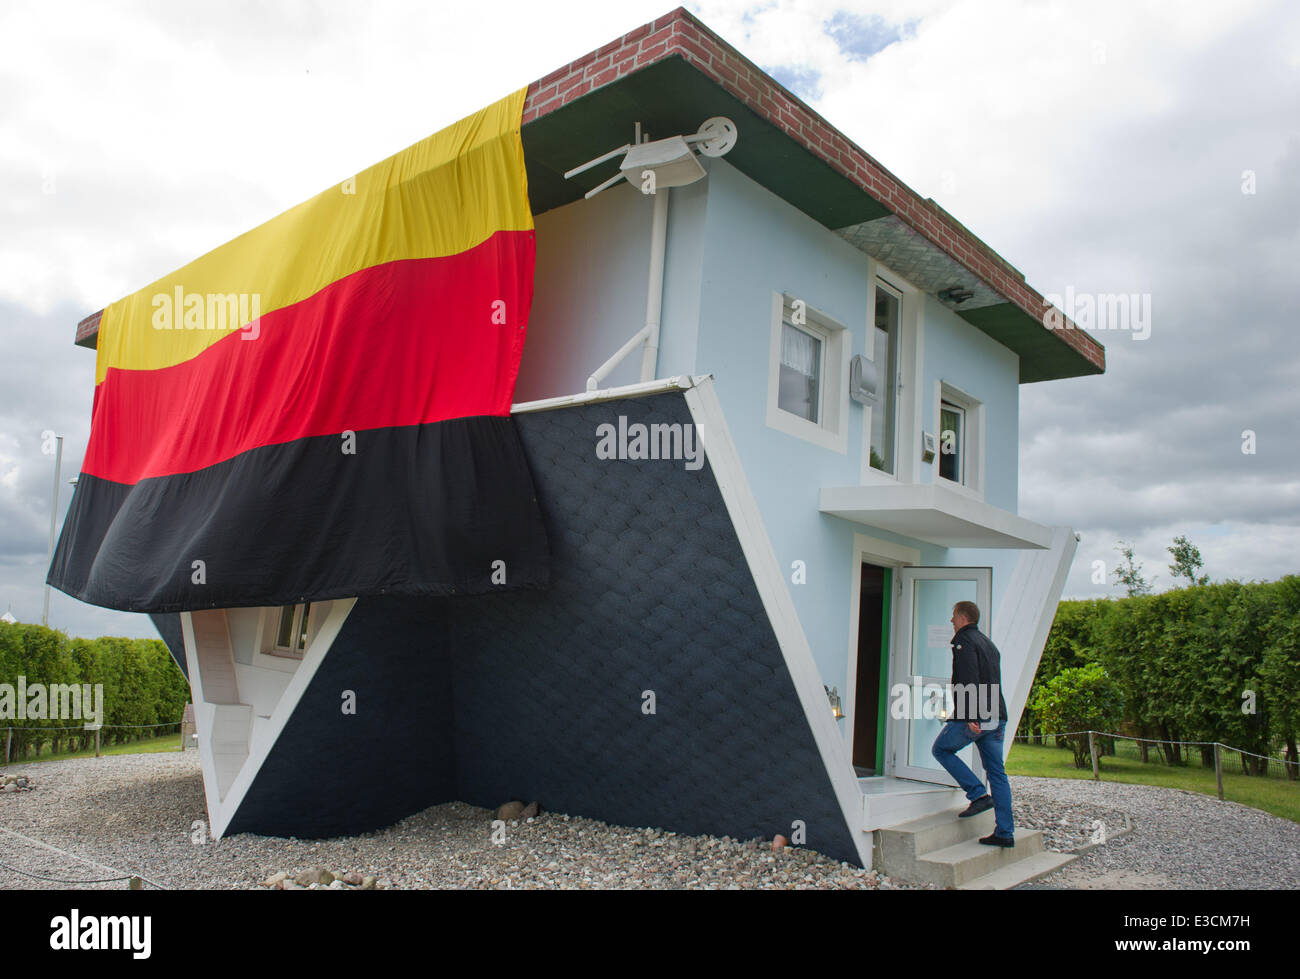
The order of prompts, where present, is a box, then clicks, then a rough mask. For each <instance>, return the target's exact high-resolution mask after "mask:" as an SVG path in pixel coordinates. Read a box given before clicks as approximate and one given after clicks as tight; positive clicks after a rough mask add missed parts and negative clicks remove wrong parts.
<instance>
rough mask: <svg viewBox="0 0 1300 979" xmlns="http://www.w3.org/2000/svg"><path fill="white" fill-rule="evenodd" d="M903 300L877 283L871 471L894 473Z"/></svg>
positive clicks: (873, 353)
mask: <svg viewBox="0 0 1300 979" xmlns="http://www.w3.org/2000/svg"><path fill="white" fill-rule="evenodd" d="M902 307H903V301H902V296H901V295H900V294H899V293H897V292H895V291H894V290H893V289H892V288H891V287H890V286H888V285H886V284H885V283H884V282H882V281H881V280H879V279H877V280H876V309H875V318H874V323H875V329H874V331H873V333H874V337H875V340H874V343H875V346H874V348H873V350H872V353H871V359H872V360H874V361H875V363H876V372H877V374H878V376H879V377H880V397H879V399H878V400H877V401H876V403H875V405H873V406H872V409H871V467H872V468H873V469H879V470H880V471H881V472H886V473H891V474H892V473H893V472H894V466H895V462H896V460H895V452H894V445H895V434H896V430H897V427H898V349H899V333H900V326H901V320H902Z"/></svg>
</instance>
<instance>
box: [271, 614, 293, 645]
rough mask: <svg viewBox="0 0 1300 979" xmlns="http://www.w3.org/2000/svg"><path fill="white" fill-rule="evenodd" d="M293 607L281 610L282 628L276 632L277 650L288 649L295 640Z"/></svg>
mask: <svg viewBox="0 0 1300 979" xmlns="http://www.w3.org/2000/svg"><path fill="white" fill-rule="evenodd" d="M293 611H294V609H293V606H292V605H286V606H285V607H284V608H282V609H280V628H279V629H277V630H276V634H275V646H276V648H277V649H288V648H289V643H290V642H291V641H292V640H293Z"/></svg>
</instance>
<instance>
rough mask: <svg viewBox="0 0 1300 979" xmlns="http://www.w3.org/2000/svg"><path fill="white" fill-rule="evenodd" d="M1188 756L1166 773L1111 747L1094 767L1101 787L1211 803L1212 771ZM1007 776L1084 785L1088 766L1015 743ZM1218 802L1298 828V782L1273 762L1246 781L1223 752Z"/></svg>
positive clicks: (1065, 752)
mask: <svg viewBox="0 0 1300 979" xmlns="http://www.w3.org/2000/svg"><path fill="white" fill-rule="evenodd" d="M1049 740H1050V739H1049ZM1193 752H1194V754H1193V756H1192V759H1191V761H1190V763H1189V764H1187V765H1182V766H1178V767H1171V766H1169V765H1166V764H1164V762H1163V761H1151V762H1143V761H1142V758H1141V755H1139V754H1138V748H1137V745H1136V744H1134V743H1133V742H1132V741H1116V743H1115V754H1114V755H1100V756H1098V759H1097V761H1098V765H1099V766H1100V768H1101V780H1102V781H1103V782H1128V783H1131V784H1133V785H1159V786H1162V787H1164V788H1169V789H1186V790H1187V791H1189V792H1201V793H1203V794H1205V795H1209V796H1215V797H1217V796H1218V794H1219V790H1218V788H1217V785H1216V783H1215V780H1214V769H1213V768H1202V767H1201V755H1200V752H1199V750H1197V749H1193ZM1150 756H1151V757H1152V758H1153V759H1154V758H1156V757H1157V753H1156V750H1155V748H1154V747H1153V748H1152V749H1151V752H1150ZM1007 774H1008V775H1030V776H1037V777H1040V778H1087V779H1090V778H1092V766H1091V764H1090V765H1089V766H1088V767H1087V768H1075V767H1074V753H1073V752H1071V751H1070V750H1069V749H1068V748H1056V747H1053V746H1052V745H1051V744H1048V745H1043V746H1041V747H1040V746H1038V745H1032V744H1025V743H1024V742H1023V741H1017V742H1016V743H1015V744H1014V745H1013V746H1012V748H1011V753H1010V755H1008V757H1007ZM1223 797H1224V798H1225V799H1227V800H1229V801H1231V802H1239V803H1241V804H1242V805H1243V806H1252V807H1254V808H1255V809H1263V810H1264V811H1265V812H1271V813H1272V814H1273V815H1275V816H1281V817H1282V818H1283V819H1289V820H1291V821H1292V822H1296V823H1300V781H1296V782H1292V781H1290V780H1288V779H1287V777H1286V775H1284V774H1283V772H1282V763H1281V762H1279V761H1273V762H1270V763H1269V774H1268V775H1266V776H1260V775H1249V776H1248V775H1242V774H1241V761H1240V759H1239V757H1238V756H1237V754H1236V753H1235V752H1230V751H1225V752H1223Z"/></svg>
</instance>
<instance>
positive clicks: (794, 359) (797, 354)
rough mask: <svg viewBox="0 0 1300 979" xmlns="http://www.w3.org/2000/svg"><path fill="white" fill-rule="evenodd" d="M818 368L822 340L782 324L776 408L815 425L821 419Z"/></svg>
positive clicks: (819, 368) (820, 364) (787, 324)
mask: <svg viewBox="0 0 1300 979" xmlns="http://www.w3.org/2000/svg"><path fill="white" fill-rule="evenodd" d="M821 367H822V342H821V340H820V339H818V338H817V337H815V336H813V335H811V334H809V333H805V332H804V331H803V330H800V329H798V328H797V327H794V326H791V325H790V324H789V323H783V324H781V372H780V375H779V377H778V379H777V385H778V387H777V399H776V403H777V407H779V408H781V409H782V410H784V411H788V412H790V413H791V414H795V415H798V416H799V417H800V418H805V419H807V420H808V421H810V422H813V423H817V422H818V421H819V420H820V411H819V409H820V401H821V398H820V388H821Z"/></svg>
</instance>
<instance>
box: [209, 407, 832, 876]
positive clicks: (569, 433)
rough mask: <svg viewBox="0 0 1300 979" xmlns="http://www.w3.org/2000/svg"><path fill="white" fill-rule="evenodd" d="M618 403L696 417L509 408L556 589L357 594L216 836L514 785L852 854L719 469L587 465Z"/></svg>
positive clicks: (357, 819) (334, 828) (319, 823)
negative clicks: (796, 827)
mask: <svg viewBox="0 0 1300 979" xmlns="http://www.w3.org/2000/svg"><path fill="white" fill-rule="evenodd" d="M620 415H623V416H626V418H627V422H628V424H629V425H632V424H635V423H637V422H643V423H676V424H682V425H689V424H690V422H691V419H690V414H689V411H688V409H687V407H686V403H685V398H684V396H683V395H682V394H681V393H680V392H673V393H668V394H661V395H656V396H653V397H646V398H637V399H628V400H624V401H615V402H605V403H601V404H592V405H583V406H578V407H572V408H564V409H558V410H554V411H547V412H538V413H533V414H524V415H519V416H517V417H516V420H517V422H518V425H519V430H520V434H521V436H522V439H523V442H524V446H525V449H526V451H527V454H528V461H529V465H530V467H531V468H532V471H533V478H534V481H535V484H536V487H537V492H538V497H539V500H540V503H541V506H542V512H543V514H544V515H545V518H546V521H547V533H548V534H549V536H550V544H551V551H552V571H551V584H550V586H549V587H548V588H547V589H546V590H544V591H532V590H525V591H512V592H501V593H499V594H489V595H484V596H473V597H464V598H445V599H433V600H414V599H367V600H362V601H359V602H358V603H357V606H356V608H355V609H354V610H353V612H352V614H351V616H349V618H348V621H347V622H346V624H345V625H344V627H343V630H342V632H341V633H340V635H339V637H338V639H337V640H336V641H335V643H334V646H333V647H332V648H331V650H330V652H329V654H328V655H327V656H326V658H325V661H324V663H322V665H321V668H320V670H319V671H318V673H317V675H316V677H315V678H314V679H313V681H312V684H311V685H310V687H309V688H308V690H307V692H306V693H305V694H304V697H303V700H302V702H301V703H300V704H299V706H298V708H297V710H296V711H295V712H294V714H293V717H292V718H291V719H290V721H289V723H288V725H287V726H286V728H285V731H284V732H283V733H282V734H281V736H280V739H279V741H278V743H277V744H276V746H275V748H274V750H273V751H272V752H271V755H270V757H268V759H267V762H266V764H265V765H264V766H263V768H262V770H261V772H260V773H259V774H258V776H257V778H256V780H255V781H254V783H253V786H252V787H251V789H250V791H249V793H248V795H247V796H246V798H245V800H244V802H243V804H242V805H241V807H240V809H239V812H238V813H237V814H236V817H235V819H234V821H233V822H232V824H231V826H230V828H229V830H228V831H229V832H232V833H233V832H240V831H253V832H259V833H270V834H278V835H295V836H300V837H312V836H326V835H334V834H340V833H355V832H358V831H362V830H369V829H375V828H378V827H380V826H383V825H386V824H388V823H391V822H393V821H395V820H396V819H399V818H400V817H402V816H404V815H407V814H409V813H412V812H416V811H418V810H419V809H421V808H424V807H425V806H428V805H433V804H435V803H438V802H444V801H449V800H452V799H459V800H462V801H465V802H469V803H472V804H474V805H479V806H484V807H489V808H490V807H495V806H497V805H499V804H501V803H502V802H505V801H507V800H509V799H515V798H518V799H522V800H524V801H525V802H527V801H530V800H532V799H537V800H539V801H540V802H541V803H542V806H543V807H544V808H546V809H548V810H552V811H557V812H568V813H572V814H575V815H583V816H590V817H593V818H596V819H601V820H605V821H607V822H611V823H617V824H623V825H632V826H659V827H663V828H665V829H669V830H673V831H676V832H680V833H690V834H699V833H711V834H715V835H724V834H726V835H731V836H733V837H736V838H740V839H748V838H752V837H756V836H763V837H771V836H773V835H775V834H776V833H783V834H785V835H786V836H789V835H790V834H791V824H792V822H794V821H795V820H802V821H803V822H804V824H805V825H806V828H807V846H809V847H811V848H812V849H816V850H819V851H821V852H823V853H826V854H828V855H830V856H833V857H836V858H838V859H843V860H848V861H850V862H852V863H855V864H856V863H857V862H858V857H857V852H856V850H855V848H854V846H853V839H852V832H854V831H855V830H853V829H851V828H850V827H849V826H848V825H846V823H845V820H844V817H843V814H842V812H841V811H840V808H839V805H838V803H837V801H836V799H835V795H834V792H833V790H832V788H831V784H830V779H829V777H828V775H827V774H826V771H825V767H824V765H823V764H822V760H821V757H820V755H819V754H818V751H817V747H816V744H815V743H814V741H813V736H812V732H811V729H810V728H809V725H808V722H807V719H806V718H805V717H804V714H803V710H802V708H801V707H800V704H799V700H798V697H797V695H796V693H795V690H794V685H793V683H792V681H791V679H790V675H789V672H788V671H787V669H786V667H785V663H784V660H783V659H782V656H781V652H780V649H779V647H778V645H777V642H776V637H775V635H774V633H773V631H772V627H771V625H770V623H769V622H768V619H767V617H766V615H765V613H764V611H763V607H762V603H761V602H760V600H759V597H758V593H757V590H756V588H755V586H754V581H753V577H752V575H751V574H750V571H749V569H748V566H747V564H746V562H745V558H744V556H743V554H742V553H741V549H740V544H739V541H738V540H737V537H736V534H735V531H734V529H733V527H732V525H731V521H730V519H729V517H728V515H727V512H726V508H725V506H724V504H723V501H722V497H721V494H720V493H719V491H718V487H717V482H716V480H715V478H714V476H713V473H712V469H711V468H710V466H709V465H708V464H707V463H706V464H705V465H704V467H703V468H702V469H699V470H694V471H692V470H688V469H686V468H685V463H684V461H682V460H639V461H628V460H622V461H619V460H600V459H597V458H596V452H595V446H596V442H597V436H596V429H597V426H598V425H600V424H602V423H604V422H609V423H611V424H613V425H615V426H617V425H618V419H619V416H620ZM508 571H509V569H507V573H508ZM343 689H353V690H355V691H356V692H357V703H358V713H357V715H356V716H354V717H345V716H343V715H342V714H341V712H340V710H339V704H340V694H341V691H342V690H343ZM647 690H649V691H653V692H654V694H655V698H656V713H654V714H645V713H643V711H642V702H643V701H642V694H643V691H647ZM487 829H488V827H487V826H486V824H485V826H484V832H485V834H486V832H487Z"/></svg>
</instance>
